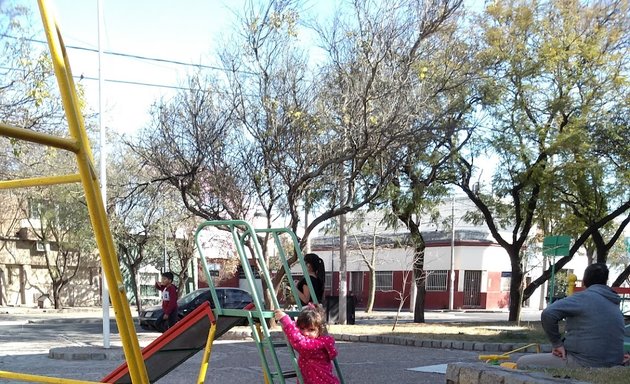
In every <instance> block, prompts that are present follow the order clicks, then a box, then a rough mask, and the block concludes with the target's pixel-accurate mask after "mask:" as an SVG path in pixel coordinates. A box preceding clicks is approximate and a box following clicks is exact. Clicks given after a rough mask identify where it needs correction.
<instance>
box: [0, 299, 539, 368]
mask: <svg viewBox="0 0 630 384" xmlns="http://www.w3.org/2000/svg"><path fill="white" fill-rule="evenodd" d="M507 315H508V312H507V311H480V310H456V311H446V310H439V311H426V312H425V320H426V321H428V322H432V321H434V322H466V321H501V320H502V318H505V319H507ZM132 316H133V319H134V322H137V312H136V311H135V310H132ZM396 316H398V321H399V322H412V321H413V313H411V312H408V311H403V312H400V313H397V312H395V311H373V312H371V313H365V312H364V311H362V310H358V311H356V312H355V323H356V324H363V325H369V324H379V323H393V321H394V320H395V319H396ZM109 318H110V329H113V330H114V331H112V332H111V334H110V340H111V348H103V344H102V343H103V338H102V337H103V336H102V334H101V335H96V337H94V338H93V339H91V340H86V341H85V343H83V345H66V346H57V347H51V348H50V350H49V357H50V358H52V359H62V360H122V359H124V353H123V350H122V343H121V340H120V336H119V335H118V333H117V332H115V330H116V328H115V327H116V318H115V315H114V311H113V309H111V308H110V313H109ZM522 318H527V319H530V320H538V319H540V311H536V310H524V311H523V314H522ZM523 320H524V321H530V320H525V319H523ZM102 321H103V310H102V308H99V307H78V308H64V309H60V310H56V309H50V308H47V309H40V308H27V307H0V325H3V324H7V325H9V324H12V325H18V324H29V323H50V324H60V323H69V322H76V323H84V324H85V323H90V324H100V323H102ZM137 335H138V340H139V343H140V346H141V347H144V346H146V345H148V344H149V343H151V342H152V341H153V340H154V339H155V338H157V337H158V336H159V333H157V332H141V331H140V332H138V333H137ZM332 335H333V336H334V337H335V339H336V340H339V341H349V342H367V343H380V344H394V345H405V346H415V347H423V348H440V349H457V350H465V351H479V352H489V353H491V354H496V353H504V352H509V351H512V350H514V349H516V348H520V347H523V346H525V345H526V344H525V343H486V342H465V341H453V340H444V339H441V338H439V337H436V338H434V339H426V340H417V339H412V338H405V337H402V336H388V335H353V334H332ZM436 336H437V335H436ZM249 339H251V331H250V328H249V327H247V326H245V327H235V328H234V329H232V330H230V331H228V332H227V333H226V334H225V335H223V336H222V340H249ZM541 347H542V349H543V351H550V350H551V348H550V346H548V345H543V346H541ZM528 351H529V352H534V351H535V348H533V347H532V348H530V349H529V350H528Z"/></svg>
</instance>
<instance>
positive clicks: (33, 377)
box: [0, 371, 100, 384]
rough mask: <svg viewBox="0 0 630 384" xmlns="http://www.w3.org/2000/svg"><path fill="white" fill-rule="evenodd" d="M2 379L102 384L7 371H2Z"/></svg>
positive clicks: (65, 383)
mask: <svg viewBox="0 0 630 384" xmlns="http://www.w3.org/2000/svg"><path fill="white" fill-rule="evenodd" d="M0 377H1V378H5V379H11V380H19V381H28V382H31V383H54V384H99V383H100V382H98V381H85V380H74V379H64V378H60V377H49V376H39V375H30V374H26V373H17V372H7V371H0Z"/></svg>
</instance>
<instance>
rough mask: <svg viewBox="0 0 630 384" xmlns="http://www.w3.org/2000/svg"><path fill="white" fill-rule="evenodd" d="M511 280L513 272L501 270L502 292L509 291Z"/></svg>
mask: <svg viewBox="0 0 630 384" xmlns="http://www.w3.org/2000/svg"><path fill="white" fill-rule="evenodd" d="M511 282H512V272H501V292H509V291H510V283H511Z"/></svg>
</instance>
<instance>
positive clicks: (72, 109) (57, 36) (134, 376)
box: [0, 0, 149, 384]
mask: <svg viewBox="0 0 630 384" xmlns="http://www.w3.org/2000/svg"><path fill="white" fill-rule="evenodd" d="M38 5H39V10H40V13H41V16H42V22H43V24H44V31H45V33H46V39H47V41H48V47H49V49H50V55H51V58H52V61H53V65H54V69H55V76H56V78H57V83H58V85H59V91H60V93H61V99H62V102H63V107H64V110H65V114H66V119H67V120H68V127H69V131H70V138H60V137H55V136H53V135H48V134H43V133H38V132H33V131H30V130H27V129H23V128H17V127H12V126H9V125H7V124H2V123H0V135H3V136H7V137H12V138H15V139H21V140H26V141H30V142H34V143H38V144H43V145H48V146H53V147H56V148H60V149H65V150H68V151H70V152H73V153H74V154H75V155H76V159H77V164H78V169H79V173H78V174H70V175H62V176H49V177H38V178H32V179H21V180H8V181H2V182H0V189H9V188H21V187H32V186H43V185H53V184H60V183H73V182H79V181H80V182H81V183H82V184H83V189H84V191H85V198H86V201H87V206H88V211H89V214H90V220H91V222H92V228H93V229H94V235H95V237H96V243H97V245H98V249H99V252H100V255H101V263H102V266H103V271H104V274H105V278H106V280H107V284H108V286H109V287H110V292H109V293H110V297H111V301H112V305H113V306H114V311H115V313H116V323H117V324H118V331H119V332H120V337H121V340H122V344H123V349H124V352H125V359H126V360H127V364H128V366H129V375H130V377H131V381H132V382H133V383H134V384H136V383H142V384H144V383H149V378H148V375H147V370H146V366H145V365H144V360H143V359H142V353H141V350H140V345H139V344H138V337H137V335H136V331H135V328H134V324H133V319H132V317H131V310H130V307H129V303H128V301H127V296H126V294H125V291H124V286H123V279H122V275H121V273H120V266H119V264H118V259H117V257H116V252H115V248H114V241H113V239H112V234H111V232H110V229H109V223H108V221H107V216H106V212H105V207H104V205H103V200H102V196H101V193H100V189H99V185H98V178H97V174H96V171H95V168H94V161H93V158H92V152H91V150H90V145H89V140H88V136H87V133H86V131H85V125H84V122H83V116H82V115H81V112H80V109H79V103H78V98H77V94H76V87H75V84H74V80H73V78H72V72H71V70H70V63H69V61H68V56H67V53H66V48H65V46H64V44H63V39H62V38H61V32H60V30H59V26H58V25H57V23H56V21H55V18H54V16H53V15H52V13H51V12H50V11H49V8H48V7H47V6H46V1H45V0H38ZM27 376H28V377H30V375H23V374H18V373H11V372H5V371H0V377H5V378H11V379H17V380H25V379H27ZM31 378H32V377H31ZM50 379H51V380H54V381H41V382H58V383H76V382H78V381H76V380H70V379H67V380H66V379H57V378H50ZM40 380H41V379H40Z"/></svg>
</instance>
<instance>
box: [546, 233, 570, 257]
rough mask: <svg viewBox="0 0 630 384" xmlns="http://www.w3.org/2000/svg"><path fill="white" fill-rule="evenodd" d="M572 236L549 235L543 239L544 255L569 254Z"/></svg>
mask: <svg viewBox="0 0 630 384" xmlns="http://www.w3.org/2000/svg"><path fill="white" fill-rule="evenodd" d="M570 246H571V236H547V237H545V238H544V239H543V256H552V257H556V256H569V247H570Z"/></svg>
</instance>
